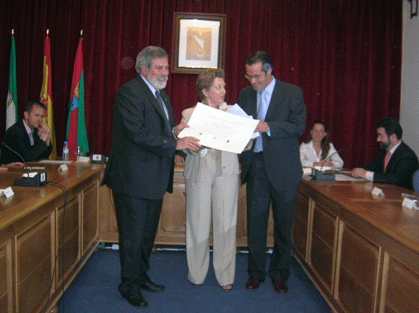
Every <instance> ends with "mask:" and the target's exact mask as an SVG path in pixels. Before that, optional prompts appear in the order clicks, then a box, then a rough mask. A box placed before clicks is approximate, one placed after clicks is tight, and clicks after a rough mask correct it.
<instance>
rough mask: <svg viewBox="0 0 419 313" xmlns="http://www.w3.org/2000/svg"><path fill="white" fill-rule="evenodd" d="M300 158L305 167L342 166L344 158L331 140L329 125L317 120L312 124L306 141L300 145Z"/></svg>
mask: <svg viewBox="0 0 419 313" xmlns="http://www.w3.org/2000/svg"><path fill="white" fill-rule="evenodd" d="M300 158H301V164H302V165H303V167H314V166H330V167H335V168H341V167H342V166H343V160H342V159H341V157H340V156H339V154H338V153H337V152H336V149H335V147H334V146H333V144H332V143H331V142H330V141H329V133H328V131H327V125H326V123H325V122H322V121H315V122H314V123H313V124H312V125H311V129H310V133H309V134H308V136H307V140H306V143H302V144H301V145H300Z"/></svg>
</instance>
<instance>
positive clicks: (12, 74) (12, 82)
mask: <svg viewBox="0 0 419 313" xmlns="http://www.w3.org/2000/svg"><path fill="white" fill-rule="evenodd" d="M16 122H17V87H16V51H15V36H14V35H13V31H12V48H11V51H10V67H9V92H8V93H7V102H6V129H8V128H9V127H10V126H12V125H13V124H14V123H16Z"/></svg>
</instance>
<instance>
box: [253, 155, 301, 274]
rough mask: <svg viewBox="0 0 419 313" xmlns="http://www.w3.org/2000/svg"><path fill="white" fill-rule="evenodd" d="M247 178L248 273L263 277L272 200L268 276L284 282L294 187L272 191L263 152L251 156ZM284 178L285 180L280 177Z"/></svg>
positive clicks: (289, 254) (288, 255) (295, 192)
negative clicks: (270, 211)
mask: <svg viewBox="0 0 419 313" xmlns="http://www.w3.org/2000/svg"><path fill="white" fill-rule="evenodd" d="M251 171H252V172H251V177H250V179H249V181H248V182H247V187H246V189H247V234H248V246H249V261H248V270H247V271H248V274H249V276H250V277H251V276H258V277H260V278H262V279H264V278H265V276H266V269H265V268H266V236H267V228H268V217H269V208H270V204H271V201H272V213H273V220H274V248H273V253H272V256H271V262H270V265H269V277H270V278H271V279H282V280H283V281H287V280H288V278H289V276H290V268H291V228H292V220H293V213H294V206H295V199H296V194H297V187H298V186H289V188H288V189H287V190H276V189H275V188H274V187H273V186H272V184H271V182H270V180H269V178H268V175H267V173H266V168H265V162H264V160H263V153H257V154H255V155H254V160H253V163H252V169H251ZM284 179H286V178H285V177H284Z"/></svg>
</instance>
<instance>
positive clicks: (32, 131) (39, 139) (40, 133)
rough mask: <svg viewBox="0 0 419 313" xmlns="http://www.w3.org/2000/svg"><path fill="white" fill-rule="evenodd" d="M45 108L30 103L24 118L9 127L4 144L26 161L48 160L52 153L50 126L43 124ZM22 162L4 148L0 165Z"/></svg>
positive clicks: (27, 105) (35, 103)
mask: <svg viewBox="0 0 419 313" xmlns="http://www.w3.org/2000/svg"><path fill="white" fill-rule="evenodd" d="M44 112H45V107H44V105H43V104H42V103H41V102H39V101H36V100H35V101H28V103H26V106H25V112H24V118H23V120H20V121H18V122H16V123H15V124H14V125H13V126H11V127H9V128H8V129H7V130H6V133H5V134H4V138H3V143H5V144H6V145H7V146H8V147H10V148H11V149H13V150H15V151H16V152H17V153H19V154H20V156H21V157H22V158H23V159H24V160H25V161H26V162H29V161H36V160H39V159H45V158H48V157H49V155H50V154H51V152H52V144H51V136H50V130H49V128H48V126H46V125H43V124H42V118H43V117H44ZM12 162H21V160H20V158H19V157H18V156H17V155H16V154H15V153H13V152H12V151H10V150H9V149H8V148H7V147H3V148H2V153H1V158H0V164H8V163H12Z"/></svg>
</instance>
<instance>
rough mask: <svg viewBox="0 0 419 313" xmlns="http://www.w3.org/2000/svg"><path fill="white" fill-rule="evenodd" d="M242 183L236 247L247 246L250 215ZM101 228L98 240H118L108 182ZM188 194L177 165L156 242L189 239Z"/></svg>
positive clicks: (269, 242) (103, 191)
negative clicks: (247, 213)
mask: <svg viewBox="0 0 419 313" xmlns="http://www.w3.org/2000/svg"><path fill="white" fill-rule="evenodd" d="M237 184H238V185H239V200H238V212H237V234H236V242H237V247H247V217H246V186H245V185H244V186H242V185H241V184H240V182H239V179H238V180H237ZM100 199H101V203H100V230H99V241H103V242H118V226H117V224H116V218H115V209H114V205H113V200H112V192H111V191H110V189H108V188H107V187H106V186H102V187H101V189H100ZM270 214H271V217H270V219H269V227H268V239H267V245H268V246H269V247H272V246H273V221H272V212H271V213H270ZM185 223H186V197H185V177H184V176H183V166H176V168H175V175H174V185H173V194H169V193H166V195H165V196H164V199H163V207H162V211H161V216H160V222H159V226H158V229H157V235H156V240H155V244H157V245H185V241H186V224H185Z"/></svg>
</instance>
